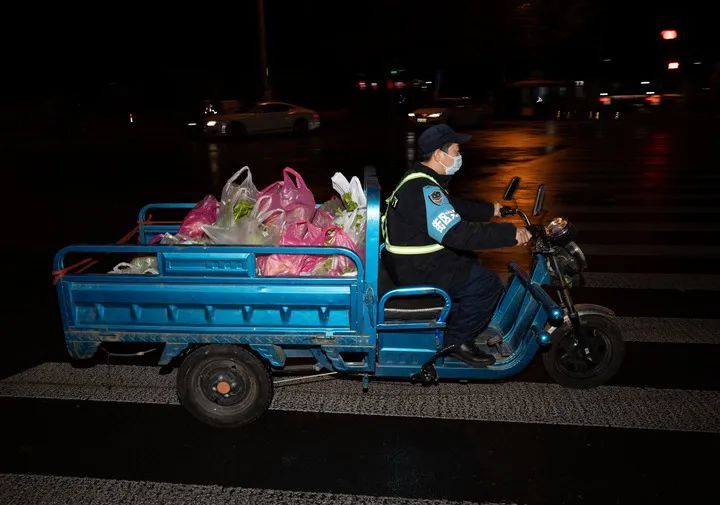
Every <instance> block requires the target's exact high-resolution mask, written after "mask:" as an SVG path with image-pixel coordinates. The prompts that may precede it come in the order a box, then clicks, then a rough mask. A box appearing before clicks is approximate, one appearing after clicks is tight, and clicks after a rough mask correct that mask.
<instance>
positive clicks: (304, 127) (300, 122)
mask: <svg viewBox="0 0 720 505" xmlns="http://www.w3.org/2000/svg"><path fill="white" fill-rule="evenodd" d="M309 129H310V124H309V123H308V120H307V119H305V118H304V117H301V118H300V119H296V120H295V122H294V123H293V133H295V134H296V135H305V134H306V133H307V132H308V131H309Z"/></svg>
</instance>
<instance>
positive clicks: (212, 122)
mask: <svg viewBox="0 0 720 505" xmlns="http://www.w3.org/2000/svg"><path fill="white" fill-rule="evenodd" d="M216 124H217V121H208V122H207V123H205V125H206V126H215V125H216Z"/></svg>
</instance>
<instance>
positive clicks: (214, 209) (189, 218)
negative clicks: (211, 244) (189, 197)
mask: <svg viewBox="0 0 720 505" xmlns="http://www.w3.org/2000/svg"><path fill="white" fill-rule="evenodd" d="M219 209H220V203H219V202H218V201H217V199H216V198H215V197H214V196H212V195H208V196H206V197H205V198H203V199H202V200H200V201H199V202H198V204H197V205H196V206H195V207H193V209H192V210H191V211H190V212H188V214H187V215H186V216H185V219H183V222H182V224H181V225H180V229H179V230H178V232H177V234H178V235H180V236H182V237H185V238H189V239H194V240H199V239H201V238H202V237H203V235H204V234H205V232H204V231H203V228H202V227H203V226H205V225H208V224H214V223H215V221H216V220H217V216H218V210H219Z"/></svg>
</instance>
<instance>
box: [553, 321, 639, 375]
mask: <svg viewBox="0 0 720 505" xmlns="http://www.w3.org/2000/svg"><path fill="white" fill-rule="evenodd" d="M580 324H582V325H583V327H585V328H586V329H587V330H588V331H589V336H590V337H591V339H592V340H591V342H590V349H591V355H592V356H593V358H594V361H595V363H592V362H590V361H588V360H587V359H585V358H584V357H583V356H582V355H581V354H580V352H579V349H578V348H577V346H575V345H574V339H573V333H574V330H573V327H572V325H571V324H570V323H566V324H565V325H564V326H561V327H560V328H558V329H557V330H555V332H553V334H552V345H551V346H550V349H548V350H547V351H546V352H545V353H544V354H543V365H544V366H545V370H547V372H548V374H550V376H551V377H552V378H553V379H554V380H555V382H557V383H558V384H560V385H562V386H565V387H569V388H577V389H585V388H592V387H596V386H599V385H601V384H605V383H607V382H608V381H609V380H610V379H612V378H613V377H614V376H615V374H616V373H617V372H618V370H620V366H621V365H622V362H623V360H624V359H625V341H624V340H623V338H622V333H621V331H620V329H619V328H618V327H617V325H616V324H615V322H614V321H613V320H612V319H610V318H608V317H605V316H601V315H596V314H587V315H583V316H580Z"/></svg>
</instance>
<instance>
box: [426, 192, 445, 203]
mask: <svg viewBox="0 0 720 505" xmlns="http://www.w3.org/2000/svg"><path fill="white" fill-rule="evenodd" d="M428 198H430V201H431V202H432V203H434V204H435V205H442V203H443V194H442V191H440V190H439V189H436V190H435V191H432V192H430V195H428Z"/></svg>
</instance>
